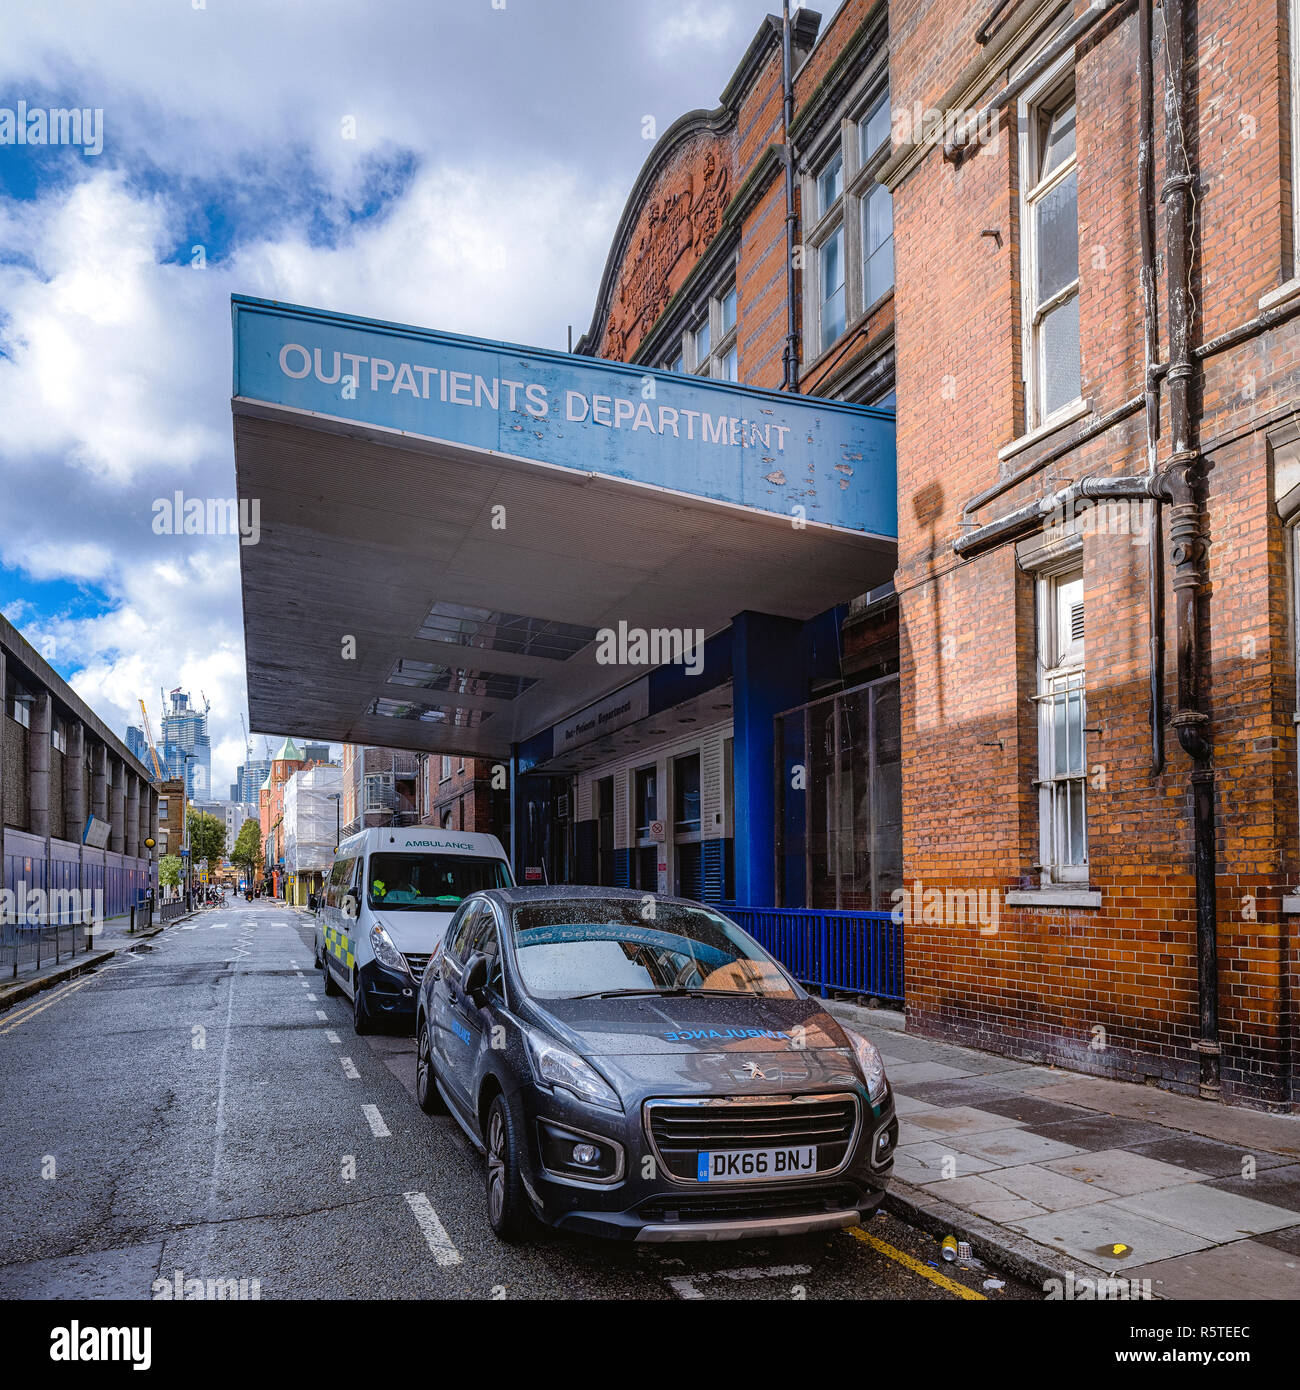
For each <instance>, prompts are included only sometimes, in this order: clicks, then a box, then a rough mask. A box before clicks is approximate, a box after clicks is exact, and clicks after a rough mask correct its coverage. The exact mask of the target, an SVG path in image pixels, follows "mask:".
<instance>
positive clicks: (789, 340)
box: [781, 0, 799, 392]
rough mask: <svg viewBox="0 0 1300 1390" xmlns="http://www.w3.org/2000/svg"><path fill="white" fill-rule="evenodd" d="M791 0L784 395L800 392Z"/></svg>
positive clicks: (784, 48)
mask: <svg viewBox="0 0 1300 1390" xmlns="http://www.w3.org/2000/svg"><path fill="white" fill-rule="evenodd" d="M791 42H792V40H791V34H790V0H785V3H784V4H783V5H782V6H781V120H782V130H781V135H782V140H783V143H784V164H785V351H784V353H783V354H782V356H783V358H784V365H785V371H784V373H783V375H784V380H783V381H782V383H781V389H782V390H783V391H796V392H797V391H798V390H799V329H798V325H797V324H796V321H795V300H794V247H795V236H796V230H795V224H796V222H797V220H798V219H797V218H796V216H795V211H794V145H793V143H792V142H791V140H790V125H791V123H792V122H793V120H794V64H793V59H792V56H791V52H790V46H791Z"/></svg>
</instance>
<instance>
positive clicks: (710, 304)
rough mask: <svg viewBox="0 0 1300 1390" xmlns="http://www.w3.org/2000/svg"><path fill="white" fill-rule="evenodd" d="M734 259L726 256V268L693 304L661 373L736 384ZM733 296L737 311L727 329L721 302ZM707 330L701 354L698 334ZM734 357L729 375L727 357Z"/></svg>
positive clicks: (737, 323) (673, 339) (737, 292)
mask: <svg viewBox="0 0 1300 1390" xmlns="http://www.w3.org/2000/svg"><path fill="white" fill-rule="evenodd" d="M736 259H737V258H736V257H735V256H734V255H732V256H730V257H728V259H727V263H726V266H725V268H724V269H723V270H722V271H721V272H720V273H719V274H718V275H716V276H715V277H714V279H713V281H712V283H711V284H710V286H709V289H708V292H707V293H706V294H704V295H703V296H702V301H703V302H702V304H701V303H696V304H695V305H694V306H693V307H692V309H691V312H690V313H689V314H687V315H686V318H685V321H684V323H683V326H682V330H681V332H680V333H676V334H673V335H672V336H671V337H670V339H669V342H670V344H671V346H670V348H669V349H668V351H667V353H666V354H665V355H664V357H663V359H662V365H663V369H664V371H667V372H678V373H681V374H683V375H687V376H707V377H709V378H711V379H712V380H714V381H737V382H738V381H739V380H740V375H739V365H740V354H739V348H738V341H739V336H740V290H739V286H738V284H737V280H736ZM732 295H734V296H735V297H736V311H735V314H734V315H733V317H732V320H731V326H730V327H727V326H726V323H725V317H724V313H723V303H724V301H725V300H726V299H727V298H729V297H730V296H732ZM706 325H707V326H708V330H709V346H708V350H707V351H706V352H705V353H703V354H701V353H700V352H699V345H698V339H697V335H698V334H699V333H700V332H701V331H702V330H703V328H704V327H705V326H706ZM733 352H734V353H735V354H736V366H737V373H736V375H735V376H728V375H727V372H726V365H727V358H728V357H729V356H731V354H732V353H733Z"/></svg>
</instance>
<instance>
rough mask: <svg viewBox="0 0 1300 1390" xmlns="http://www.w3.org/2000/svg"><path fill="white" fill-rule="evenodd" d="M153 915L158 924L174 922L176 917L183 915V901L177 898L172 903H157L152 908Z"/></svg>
mask: <svg viewBox="0 0 1300 1390" xmlns="http://www.w3.org/2000/svg"><path fill="white" fill-rule="evenodd" d="M153 915H154V917H155V918H156V919H157V920H158V921H159V922H174V921H175V920H176V919H177V918H178V917H184V915H185V899H184V898H177V899H175V901H174V902H168V903H159V904H158V905H157V906H156V907H155V908H154V910H153Z"/></svg>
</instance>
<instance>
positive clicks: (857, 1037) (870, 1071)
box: [840, 1024, 887, 1101]
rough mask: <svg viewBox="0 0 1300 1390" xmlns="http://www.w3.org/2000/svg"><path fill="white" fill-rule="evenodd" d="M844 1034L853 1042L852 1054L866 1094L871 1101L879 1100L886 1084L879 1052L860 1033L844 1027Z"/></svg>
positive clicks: (883, 1066)
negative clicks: (860, 1072) (865, 1088)
mask: <svg viewBox="0 0 1300 1390" xmlns="http://www.w3.org/2000/svg"><path fill="white" fill-rule="evenodd" d="M840 1027H841V1028H844V1025H843V1024H840ZM844 1036H845V1037H846V1038H848V1040H849V1041H850V1042H851V1043H852V1044H853V1055H854V1057H856V1058H857V1062H858V1066H859V1068H860V1069H861V1071H862V1079H863V1080H864V1081H865V1082H866V1083H867V1095H868V1096H870V1097H871V1099H872V1100H873V1101H876V1100H879V1099H880V1097H881V1096H882V1095H884V1093H885V1086H886V1084H887V1083H886V1081H885V1064H884V1062H882V1061H881V1060H880V1053H879V1052H877V1051H876V1048H875V1044H874V1043H872V1042H870V1041H868V1040H867V1039H866V1038H864V1037H863V1036H862V1034H861V1033H855V1032H854V1031H853V1029H852V1028H844Z"/></svg>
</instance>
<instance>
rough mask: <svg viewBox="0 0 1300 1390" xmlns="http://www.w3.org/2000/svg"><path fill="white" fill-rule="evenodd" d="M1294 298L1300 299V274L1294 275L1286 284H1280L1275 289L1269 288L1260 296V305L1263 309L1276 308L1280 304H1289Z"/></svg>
mask: <svg viewBox="0 0 1300 1390" xmlns="http://www.w3.org/2000/svg"><path fill="white" fill-rule="evenodd" d="M1293 299H1300V275H1293V276H1292V277H1291V279H1289V280H1288V281H1287V282H1286V283H1285V284H1283V285H1279V286H1278V287H1277V289H1275V290H1269V292H1268V293H1267V294H1262V295H1260V297H1259V307H1260V310H1261V311H1265V312H1266V311H1267V310H1269V309H1276V308H1277V307H1278V306H1279V305H1280V304H1289V303H1290V302H1291V300H1293Z"/></svg>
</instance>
